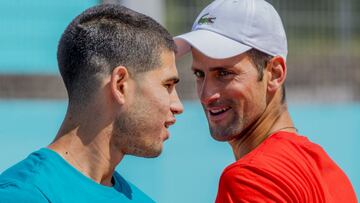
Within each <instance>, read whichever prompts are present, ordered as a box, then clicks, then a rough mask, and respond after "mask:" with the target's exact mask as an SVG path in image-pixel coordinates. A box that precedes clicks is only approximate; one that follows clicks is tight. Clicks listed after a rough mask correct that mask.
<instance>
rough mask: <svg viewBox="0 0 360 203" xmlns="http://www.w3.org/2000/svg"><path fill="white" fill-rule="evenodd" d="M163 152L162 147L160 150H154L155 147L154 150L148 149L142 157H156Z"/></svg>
mask: <svg viewBox="0 0 360 203" xmlns="http://www.w3.org/2000/svg"><path fill="white" fill-rule="evenodd" d="M161 152H162V149H159V150H154V149H153V150H152V151H147V153H146V154H144V156H142V157H144V158H156V157H158V156H160V154H161Z"/></svg>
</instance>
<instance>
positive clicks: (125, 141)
mask: <svg viewBox="0 0 360 203" xmlns="http://www.w3.org/2000/svg"><path fill="white" fill-rule="evenodd" d="M144 101H146V99H144V98H141V97H140V96H137V98H135V102H134V104H133V105H132V107H130V110H129V111H127V112H124V113H122V114H121V115H119V116H118V117H117V118H116V119H115V121H114V132H113V135H114V138H113V139H115V140H116V142H115V143H117V147H118V148H120V149H122V151H123V153H124V154H129V155H134V156H139V157H146V158H153V157H157V156H159V155H160V154H161V151H162V148H161V146H162V143H159V142H161V140H156V138H155V137H150V136H153V134H151V133H152V132H156V131H157V130H156V129H155V126H153V125H151V124H152V123H151V122H149V121H151V119H153V118H151V116H150V115H151V112H152V110H151V109H150V108H149V106H150V105H147V103H146V102H144ZM147 132H150V133H149V134H147ZM154 139H155V140H154ZM159 146H160V147H159Z"/></svg>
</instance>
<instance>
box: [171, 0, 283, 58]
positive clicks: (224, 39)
mask: <svg viewBox="0 0 360 203" xmlns="http://www.w3.org/2000/svg"><path fill="white" fill-rule="evenodd" d="M174 40H175V43H176V45H177V47H178V53H177V57H181V56H182V55H184V54H186V53H187V52H189V51H190V50H191V47H193V48H195V49H197V50H199V51H200V52H202V53H203V54H204V55H206V56H208V57H210V58H214V59H223V58H229V57H232V56H236V55H239V54H242V53H244V52H246V51H248V50H250V49H251V48H255V49H257V50H259V51H262V52H264V53H267V54H269V55H271V56H281V57H283V58H284V59H285V60H286V56H287V52H288V51H287V40H286V34H285V30H284V27H283V24H282V22H281V19H280V16H279V14H278V13H277V12H276V10H275V9H274V7H273V6H272V5H270V4H269V3H268V2H266V1H264V0H215V1H213V2H212V3H211V4H209V5H208V6H207V7H206V8H205V9H204V10H203V11H202V12H201V13H200V14H199V16H198V17H197V19H196V20H195V22H194V24H193V27H192V29H191V32H188V33H185V34H182V35H179V36H176V37H175V38H174Z"/></svg>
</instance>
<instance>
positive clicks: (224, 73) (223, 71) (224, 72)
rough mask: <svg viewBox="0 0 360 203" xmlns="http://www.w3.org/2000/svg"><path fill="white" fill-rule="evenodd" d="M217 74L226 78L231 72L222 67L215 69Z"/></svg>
mask: <svg viewBox="0 0 360 203" xmlns="http://www.w3.org/2000/svg"><path fill="white" fill-rule="evenodd" d="M217 75H218V77H220V78H226V77H229V76H231V75H232V72H231V71H227V70H223V69H222V70H218V71H217Z"/></svg>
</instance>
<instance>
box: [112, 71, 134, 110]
mask: <svg viewBox="0 0 360 203" xmlns="http://www.w3.org/2000/svg"><path fill="white" fill-rule="evenodd" d="M129 78H130V75H129V72H128V70H127V68H126V67H124V66H118V67H116V68H114V70H113V71H112V73H111V81H110V85H111V93H112V95H113V96H114V98H115V100H116V101H117V102H118V103H119V104H124V103H125V95H126V91H127V85H128V84H127V82H128V80H129Z"/></svg>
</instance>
